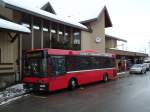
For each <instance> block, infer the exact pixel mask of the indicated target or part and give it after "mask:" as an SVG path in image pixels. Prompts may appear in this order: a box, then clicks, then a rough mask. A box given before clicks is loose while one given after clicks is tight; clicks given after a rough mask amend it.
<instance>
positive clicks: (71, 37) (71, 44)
mask: <svg viewBox="0 0 150 112" xmlns="http://www.w3.org/2000/svg"><path fill="white" fill-rule="evenodd" d="M72 47H73V30H72V28H70V48H71V49H73V48H72Z"/></svg>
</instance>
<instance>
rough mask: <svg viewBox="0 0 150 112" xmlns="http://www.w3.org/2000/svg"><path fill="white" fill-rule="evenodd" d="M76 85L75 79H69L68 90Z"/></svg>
mask: <svg viewBox="0 0 150 112" xmlns="http://www.w3.org/2000/svg"><path fill="white" fill-rule="evenodd" d="M76 87H77V81H76V79H74V78H72V79H70V81H69V85H68V88H69V90H74V89H75V88H76Z"/></svg>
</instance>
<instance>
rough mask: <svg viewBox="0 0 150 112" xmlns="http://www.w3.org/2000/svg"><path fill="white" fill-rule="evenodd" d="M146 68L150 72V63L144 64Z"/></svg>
mask: <svg viewBox="0 0 150 112" xmlns="http://www.w3.org/2000/svg"><path fill="white" fill-rule="evenodd" d="M143 64H144V65H145V66H146V70H147V71H149V70H150V63H143Z"/></svg>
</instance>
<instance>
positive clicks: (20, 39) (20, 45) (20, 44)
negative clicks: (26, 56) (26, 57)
mask: <svg viewBox="0 0 150 112" xmlns="http://www.w3.org/2000/svg"><path fill="white" fill-rule="evenodd" d="M19 36H20V37H19V55H20V56H19V63H20V64H19V68H20V70H19V72H20V76H19V80H20V81H21V79H22V34H20V35H19Z"/></svg>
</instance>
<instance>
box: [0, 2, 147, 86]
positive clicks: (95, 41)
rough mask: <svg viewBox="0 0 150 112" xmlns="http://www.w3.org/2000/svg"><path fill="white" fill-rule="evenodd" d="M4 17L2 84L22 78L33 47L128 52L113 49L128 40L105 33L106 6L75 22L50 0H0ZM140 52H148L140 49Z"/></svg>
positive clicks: (109, 24)
mask: <svg viewBox="0 0 150 112" xmlns="http://www.w3.org/2000/svg"><path fill="white" fill-rule="evenodd" d="M0 18H1V19H0V88H1V87H5V86H6V85H9V84H11V83H12V82H15V81H19V80H21V76H22V75H21V74H22V57H23V54H24V52H25V51H26V50H29V49H36V48H54V49H72V50H88V49H92V50H97V51H99V52H102V53H105V52H109V53H114V54H117V55H119V56H121V59H122V56H123V57H124V55H126V54H123V55H122V54H121V53H120V54H118V53H117V50H116V51H112V49H111V48H116V46H117V41H125V42H126V40H123V39H120V38H116V37H112V36H108V35H106V34H105V28H108V27H112V22H111V19H110V16H109V13H108V10H107V8H106V6H104V7H102V9H101V10H100V13H99V14H98V15H97V16H96V17H93V18H92V19H88V20H83V21H81V22H74V20H71V19H68V18H62V17H60V16H59V15H57V12H56V11H55V10H54V8H53V7H52V5H51V3H49V2H47V3H46V4H44V5H43V6H41V7H40V8H38V7H31V6H29V5H28V4H26V3H25V1H17V0H0ZM1 23H3V25H2V24H1ZM120 52H124V51H120ZM131 54H132V53H131ZM127 55H128V54H127ZM119 56H118V57H119ZM134 56H135V55H134ZM138 56H140V58H141V57H145V56H146V54H138V53H136V58H137V57H138ZM138 58H139V57H138Z"/></svg>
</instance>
